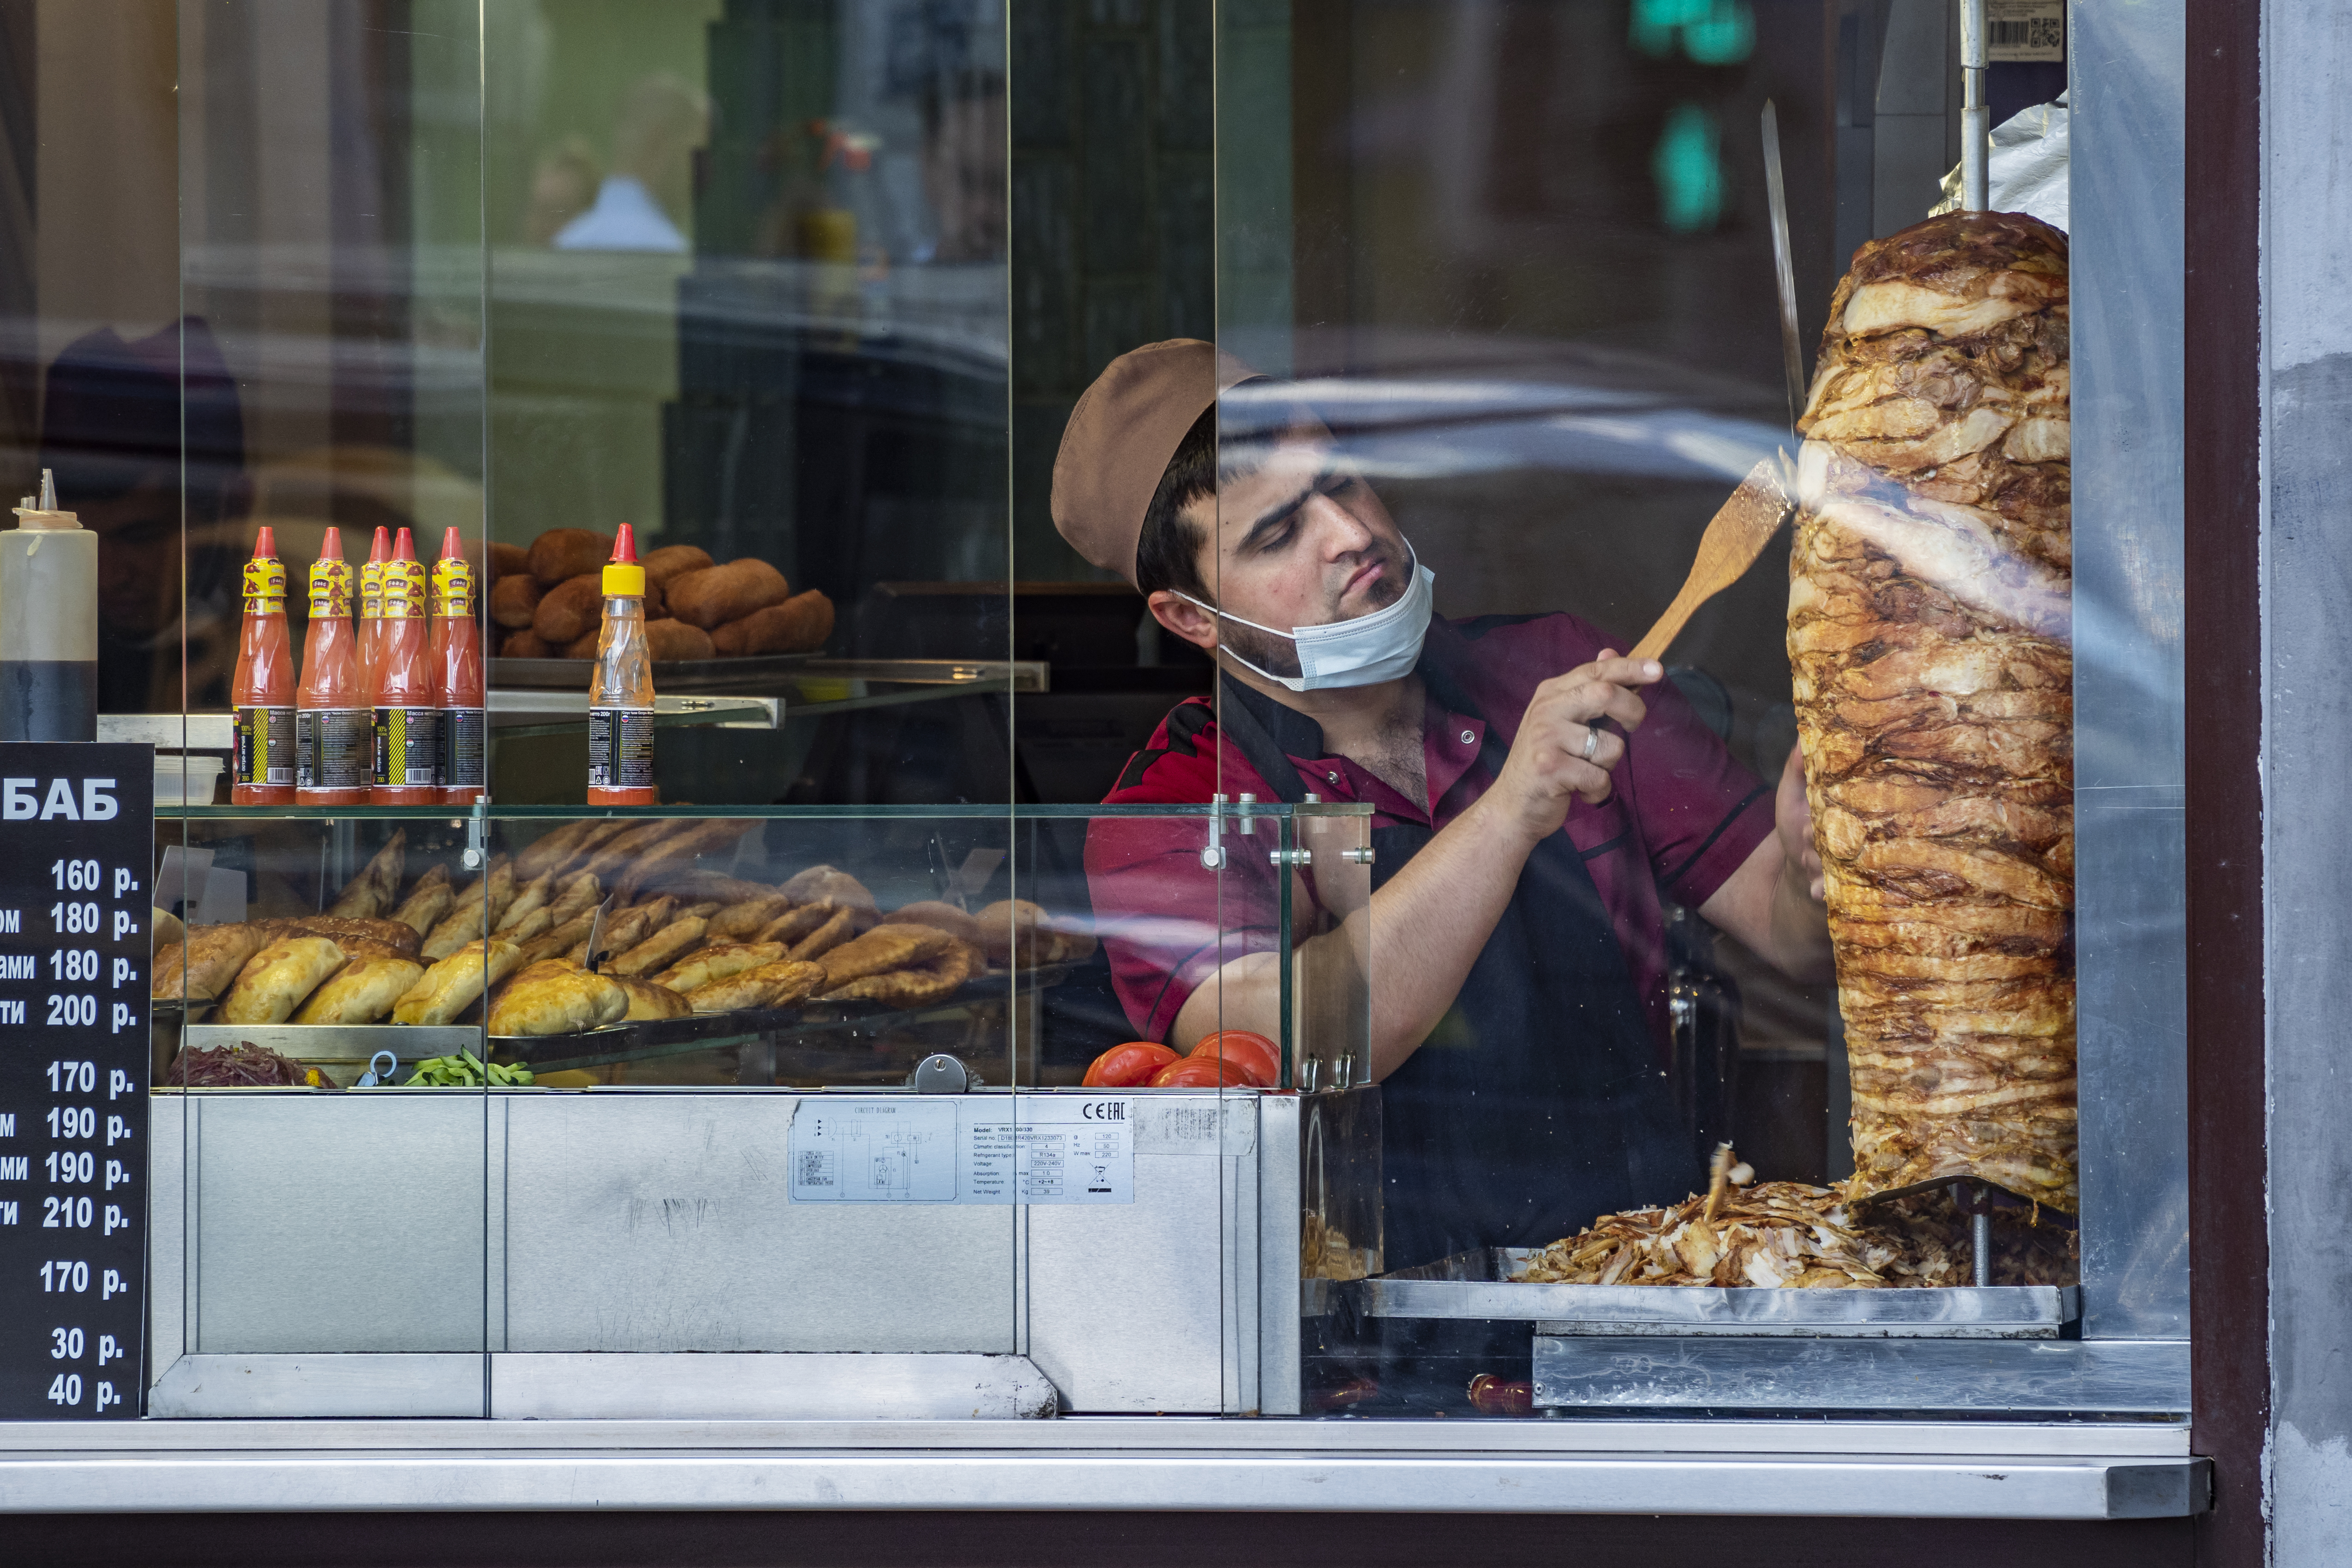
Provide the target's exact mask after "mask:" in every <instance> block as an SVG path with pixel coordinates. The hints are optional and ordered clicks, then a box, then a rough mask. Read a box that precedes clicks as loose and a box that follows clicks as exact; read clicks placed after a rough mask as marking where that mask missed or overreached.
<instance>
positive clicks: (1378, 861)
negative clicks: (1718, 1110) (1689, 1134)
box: [1218, 659, 1697, 1269]
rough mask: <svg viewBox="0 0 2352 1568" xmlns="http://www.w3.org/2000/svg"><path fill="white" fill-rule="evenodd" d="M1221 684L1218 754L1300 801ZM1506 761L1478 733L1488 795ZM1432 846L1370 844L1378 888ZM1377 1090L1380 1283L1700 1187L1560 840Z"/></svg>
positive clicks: (1435, 685)
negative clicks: (1432, 1021)
mask: <svg viewBox="0 0 2352 1568" xmlns="http://www.w3.org/2000/svg"><path fill="white" fill-rule="evenodd" d="M1420 673H1421V675H1422V678H1423V682H1424V683H1425V684H1426V685H1427V686H1428V690H1429V697H1430V700H1431V701H1432V702H1434V703H1437V704H1438V705H1440V706H1444V707H1447V708H1450V709H1452V710H1454V712H1456V713H1461V714H1465V715H1468V716H1471V717H1473V718H1483V715H1480V714H1479V713H1478V712H1477V710H1476V708H1475V706H1472V704H1471V703H1470V701H1469V700H1468V697H1467V696H1466V695H1465V694H1464V693H1463V692H1462V691H1461V690H1460V689H1459V687H1458V686H1457V685H1455V683H1454V682H1453V681H1452V680H1450V679H1448V678H1446V676H1445V675H1444V672H1443V671H1442V670H1439V669H1438V668H1436V667H1435V666H1434V665H1433V663H1432V662H1431V661H1430V660H1427V659H1424V660H1423V662H1422V665H1421V671H1420ZM1224 686H1225V690H1224V699H1225V700H1224V701H1223V703H1222V704H1221V705H1220V707H1221V712H1220V716H1219V721H1218V722H1219V725H1220V727H1222V728H1223V731H1224V733H1225V736H1226V737H1227V738H1229V739H1231V740H1232V741H1233V742H1234V746H1235V747H1238V748H1239V749H1240V751H1241V753H1242V755H1243V756H1244V757H1246V758H1249V760H1250V764H1251V766H1252V767H1253V768H1255V769H1256V770H1257V773H1258V776H1259V777H1260V778H1262V779H1265V783H1266V787H1267V788H1268V789H1272V790H1273V791H1274V792H1275V793H1276V795H1278V796H1280V797H1281V798H1282V799H1283V800H1287V801H1289V802H1291V803H1292V804H1294V805H1296V804H1298V803H1299V802H1301V801H1303V800H1305V799H1306V794H1307V790H1306V788H1305V785H1304V783H1303V782H1302V781H1301V779H1300V777H1299V773H1298V768H1297V764H1296V763H1294V762H1293V761H1292V760H1291V758H1290V757H1289V756H1288V754H1287V753H1286V752H1284V751H1283V749H1282V748H1281V747H1279V746H1278V745H1276V742H1275V740H1274V738H1273V737H1272V736H1271V735H1270V734H1269V733H1268V732H1267V728H1266V726H1265V723H1264V722H1263V721H1262V720H1261V719H1260V718H1259V717H1258V716H1257V714H1256V712H1255V705H1256V704H1258V703H1265V702H1267V701H1268V700H1269V699H1267V698H1265V697H1262V696H1260V695H1258V694H1257V693H1255V692H1251V691H1248V690H1247V689H1246V688H1244V687H1243V686H1242V685H1240V684H1239V683H1237V682H1235V681H1234V680H1232V679H1231V678H1230V677H1226V678H1225V682H1224ZM1508 754H1509V747H1507V745H1506V744H1505V743H1504V742H1503V741H1502V740H1500V739H1499V738H1498V737H1496V732H1495V728H1494V726H1493V725H1492V724H1488V725H1487V726H1486V740H1485V744H1484V745H1483V746H1482V747H1481V748H1480V751H1479V758H1478V765H1479V766H1480V767H1482V768H1486V774H1487V778H1488V780H1489V782H1490V783H1491V782H1492V780H1493V779H1495V777H1496V776H1497V775H1498V774H1499V773H1500V771H1501V769H1502V766H1503V761H1504V758H1506V757H1507V756H1508ZM1434 836H1435V832H1434V830H1433V829H1430V828H1425V827H1421V826H1418V825H1412V824H1407V825H1402V826H1398V827H1392V828H1374V829H1373V830H1372V834H1371V838H1372V849H1373V858H1372V886H1373V887H1374V888H1375V889H1378V888H1379V887H1381V885H1382V884H1384V883H1386V882H1387V881H1388V879H1389V878H1390V877H1391V876H1393V875H1395V874H1396V873H1397V871H1398V870H1399V869H1400V868H1401V867H1402V866H1403V865H1404V863H1405V862H1407V861H1409V860H1411V859H1412V857H1413V856H1414V855H1416V854H1418V853H1419V852H1421V849H1422V846H1423V845H1424V844H1426V843H1428V842H1429V841H1430V840H1431V839H1432V838H1433V837H1434ZM1633 852H1635V851H1634V848H1633V845H1631V844H1618V845H1615V846H1613V847H1612V846H1603V848H1602V849H1601V850H1599V851H1596V852H1595V853H1620V854H1622V853H1633ZM1381 1119H1382V1126H1381V1134H1382V1144H1383V1149H1382V1159H1383V1168H1384V1172H1385V1186H1386V1189H1387V1191H1386V1198H1387V1202H1386V1206H1385V1207H1386V1216H1385V1220H1384V1238H1383V1239H1384V1260H1385V1267H1387V1268H1390V1269H1400V1268H1411V1267H1412V1266H1414V1265H1416V1264H1422V1263H1430V1262H1434V1261H1436V1260H1438V1259H1441V1258H1444V1257H1448V1256H1450V1255H1452V1254H1454V1253H1456V1252H1463V1251H1467V1250H1469V1249H1473V1248H1477V1247H1540V1246H1543V1245H1545V1244H1547V1243H1549V1242H1552V1241H1556V1240H1558V1239H1560V1238H1561V1237H1563V1236H1569V1235H1572V1234H1574V1233H1575V1232H1576V1231H1578V1230H1580V1229H1582V1228H1584V1227H1585V1226H1587V1225H1589V1224H1591V1222H1592V1221H1593V1219H1595V1218H1598V1217H1599V1216H1601V1215H1603V1214H1611V1213H1614V1212H1616V1211H1618V1210H1620V1209H1625V1208H1631V1207H1637V1206H1641V1205H1647V1204H1657V1203H1673V1202H1679V1201H1680V1200H1681V1199H1682V1198H1683V1197H1685V1195H1687V1194H1688V1193H1689V1191H1690V1190H1691V1188H1692V1186H1693V1183H1694V1180H1695V1178H1696V1174H1697V1171H1696V1164H1697V1162H1696V1155H1693V1153H1692V1152H1691V1144H1690V1142H1689V1140H1688V1139H1687V1138H1686V1137H1685V1135H1684V1134H1683V1132H1682V1130H1681V1127H1680V1124H1679V1122H1678V1120H1677V1118H1676V1116H1675V1109H1674V1100H1673V1096H1672V1094H1671V1092H1670V1090H1669V1086H1668V1084H1667V1082H1666V1078H1665V1074H1664V1071H1663V1070H1662V1069H1661V1068H1660V1066H1659V1064H1658V1053H1657V1051H1656V1049H1655V1048H1654V1045H1653V1044H1652V1042H1651V1037H1650V1030H1649V1025H1648V1022H1647V1020H1646V1018H1645V1015H1644V1013H1643V1007H1642V1001H1641V998H1640V997H1639V996H1638V995H1637V994H1636V992H1635V990H1634V988H1633V977H1632V974H1631V972H1630V971H1629V970H1628V969H1627V967H1626V964H1625V955H1624V953H1623V952H1622V949H1620V948H1619V946H1618V945H1617V936H1616V932H1615V930H1614V928H1613V927H1612V925H1611V923H1610V919H1609V912H1608V910H1607V909H1606V908H1605V907H1604V906H1603V905H1602V904H1601V894H1600V891H1599V890H1598V889H1597V888H1596V887H1594V885H1593V883H1592V877H1591V873H1589V872H1588V871H1587V870H1586V869H1585V865H1584V857H1583V856H1582V855H1581V854H1580V853H1579V852H1578V851H1577V848H1576V845H1575V844H1574V843H1573V842H1572V841H1570V838H1569V836H1568V834H1567V833H1566V832H1564V831H1563V832H1557V833H1553V834H1551V835H1549V837H1548V838H1546V839H1545V840H1544V841H1543V842H1542V843H1540V844H1538V846H1537V847H1536V850H1535V852H1533V853H1532V854H1530V855H1529V856H1528V862H1527V865H1526V866H1525V867H1524V868H1523V869H1522V870H1521V871H1520V873H1519V883H1518V888H1517V891H1516V892H1515V893H1514V894H1512V896H1511V902H1510V904H1509V905H1508V906H1507V908H1506V909H1505V910H1504V911H1503V916H1502V918H1501V919H1500V920H1499V921H1497V922H1496V925H1495V930H1494V934H1493V935H1492V936H1489V937H1487V939H1486V946H1485V948H1484V949H1483V950H1481V951H1480V953H1479V955H1478V959H1477V962H1476V963H1475V964H1474V965H1473V966H1472V967H1471V970H1470V975H1469V977H1468V978H1467V979H1465V981H1464V982H1463V985H1462V990H1461V992H1460V994H1459V995H1458V996H1457V997H1456V998H1455V999H1454V1007H1453V1009H1452V1010H1451V1011H1450V1012H1448V1013H1447V1014H1446V1016H1445V1018H1444V1020H1443V1021H1441V1022H1440V1023H1439V1024H1438V1026H1437V1028H1436V1029H1435V1030H1433V1031H1432V1032H1431V1034H1430V1036H1429V1038H1428V1040H1425V1041H1424V1042H1423V1044H1422V1046H1421V1047H1420V1049H1418V1050H1416V1051H1414V1052H1413V1053H1412V1056H1411V1057H1409V1058H1407V1059H1406V1061H1405V1064H1404V1065H1403V1066H1402V1067H1401V1068H1399V1069H1398V1070H1397V1071H1395V1072H1394V1073H1392V1074H1391V1075H1390V1076H1389V1078H1388V1079H1387V1080H1386V1081H1385V1082H1383V1083H1382V1084H1381Z"/></svg>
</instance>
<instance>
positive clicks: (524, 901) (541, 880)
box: [490, 872, 555, 933]
mask: <svg viewBox="0 0 2352 1568" xmlns="http://www.w3.org/2000/svg"><path fill="white" fill-rule="evenodd" d="M554 898H555V873H553V872H542V873H540V874H539V875H537V876H535V877H533V878H531V879H530V881H529V882H527V883H521V884H520V886H518V887H517V888H516V889H515V891H514V896H513V897H512V898H511V899H509V900H508V901H507V906H506V908H505V909H504V910H503V911H501V912H500V913H499V916H498V918H497V919H496V920H494V921H492V922H491V924H490V930H491V931H492V932H493V933H497V932H501V931H506V930H508V929H509V928H511V927H513V926H517V925H521V924H522V923H523V922H524V921H525V920H527V919H529V918H530V916H531V915H534V914H536V913H537V912H539V911H540V910H542V909H545V908H546V907H547V906H548V905H549V904H551V902H553V900H554Z"/></svg>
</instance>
